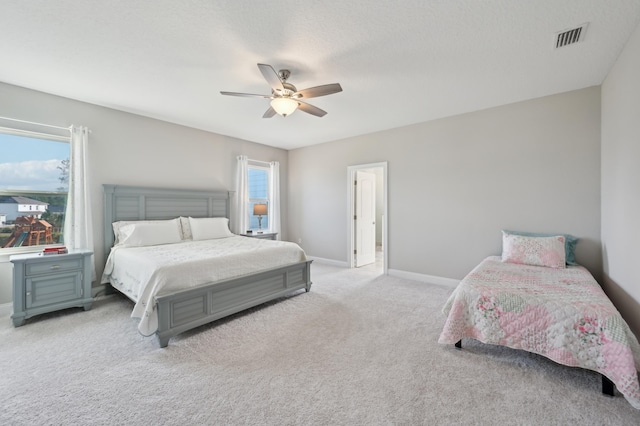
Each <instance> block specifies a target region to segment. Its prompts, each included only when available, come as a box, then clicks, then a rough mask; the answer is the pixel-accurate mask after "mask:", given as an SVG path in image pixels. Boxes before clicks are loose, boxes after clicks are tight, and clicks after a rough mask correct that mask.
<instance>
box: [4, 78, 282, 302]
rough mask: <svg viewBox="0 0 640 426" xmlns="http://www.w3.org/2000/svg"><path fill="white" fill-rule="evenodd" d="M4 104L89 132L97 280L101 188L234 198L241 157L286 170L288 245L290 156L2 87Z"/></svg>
mask: <svg viewBox="0 0 640 426" xmlns="http://www.w3.org/2000/svg"><path fill="white" fill-rule="evenodd" d="M0 100H1V102H0V116H4V117H11V118H16V119H21V120H28V121H35V122H38V123H46V124H52V125H57V126H69V125H71V124H76V125H83V126H87V127H89V128H90V129H91V135H90V137H89V162H90V164H89V170H90V184H91V192H92V202H91V204H92V208H93V224H94V227H95V232H94V244H95V253H96V267H97V269H98V271H97V273H98V276H100V274H101V273H102V269H103V266H104V262H103V260H104V253H103V249H102V247H103V236H102V229H103V225H102V224H103V211H102V210H103V195H102V185H103V184H105V183H111V184H121V185H141V186H154V187H171V188H194V189H229V190H233V189H234V185H235V170H236V166H235V165H236V156H237V155H240V154H245V155H247V156H249V158H252V159H256V160H263V161H279V162H280V166H281V167H280V171H281V176H280V182H281V192H282V195H281V202H282V217H281V219H282V223H283V224H284V226H283V228H284V230H283V238H284V239H286V238H287V235H286V223H287V201H288V199H287V193H286V188H287V182H288V173H287V170H288V153H287V151H285V150H282V149H277V148H272V147H268V146H266V145H260V144H256V143H252V142H247V141H244V140H240V139H234V138H231V137H226V136H222V135H218V134H213V133H209V132H205V131H201V130H196V129H192V128H188V127H184V126H179V125H175V124H171V123H167V122H163V121H159V120H154V119H150V118H146V117H142V116H139V115H134V114H129V113H126V112H121V111H117V110H113V109H109V108H104V107H100V106H96V105H91V104H87V103H83V102H78V101H74V100H71V99H67V98H61V97H58V96H53V95H49V94H46V93H42V92H37V91H33V90H28V89H25V88H21V87H16V86H12V85H8V84H4V83H0ZM7 262H8V257H7V256H2V255H0V304H1V303H6V302H9V301H10V300H11V268H10V267H8V265H7V264H6V263H7ZM9 265H10V264H9Z"/></svg>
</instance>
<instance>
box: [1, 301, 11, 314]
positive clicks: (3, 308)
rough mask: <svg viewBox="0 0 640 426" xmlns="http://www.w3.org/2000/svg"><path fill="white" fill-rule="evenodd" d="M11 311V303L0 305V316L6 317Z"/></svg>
mask: <svg viewBox="0 0 640 426" xmlns="http://www.w3.org/2000/svg"><path fill="white" fill-rule="evenodd" d="M12 313H13V303H12V302H9V303H3V304H1V305H0V317H8V316H11V314H12Z"/></svg>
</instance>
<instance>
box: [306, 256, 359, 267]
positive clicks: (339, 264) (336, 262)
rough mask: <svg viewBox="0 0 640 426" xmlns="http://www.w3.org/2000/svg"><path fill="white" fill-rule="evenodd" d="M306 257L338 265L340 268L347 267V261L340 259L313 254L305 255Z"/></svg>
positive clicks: (326, 263) (325, 263)
mask: <svg viewBox="0 0 640 426" xmlns="http://www.w3.org/2000/svg"><path fill="white" fill-rule="evenodd" d="M307 259H309V260H313V261H314V262H318V263H322V264H324V265H331V266H339V267H341V268H348V267H349V265H348V264H347V262H342V261H340V260H333V259H325V258H323V257H315V256H307Z"/></svg>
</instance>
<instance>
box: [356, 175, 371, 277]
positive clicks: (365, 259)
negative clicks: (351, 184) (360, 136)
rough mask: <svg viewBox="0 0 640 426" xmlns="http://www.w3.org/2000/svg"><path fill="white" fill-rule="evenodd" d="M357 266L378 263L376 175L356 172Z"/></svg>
mask: <svg viewBox="0 0 640 426" xmlns="http://www.w3.org/2000/svg"><path fill="white" fill-rule="evenodd" d="M355 193H356V208H355V211H356V217H355V222H356V226H355V230H356V231H355V232H356V235H355V239H356V253H355V266H356V267H358V268H359V267H360V266H364V265H369V264H371V263H374V262H375V261H376V175H375V174H373V173H367V172H362V171H360V170H358V171H357V172H356V186H355Z"/></svg>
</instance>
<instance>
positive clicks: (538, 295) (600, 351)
mask: <svg viewBox="0 0 640 426" xmlns="http://www.w3.org/2000/svg"><path fill="white" fill-rule="evenodd" d="M558 237H559V239H558ZM553 238H556V241H555V242H554V241H550V240H552V239H553ZM567 238H570V237H567V236H556V237H547V236H544V237H535V236H533V237H531V236H517V235H514V234H510V233H508V232H506V233H505V235H504V236H503V254H502V256H491V257H488V258H486V259H485V260H483V261H482V262H481V263H480V264H479V265H478V266H477V267H476V268H475V269H473V270H472V271H471V272H470V273H469V274H468V275H467V276H466V277H465V278H464V279H463V280H462V281H461V282H460V284H459V285H458V286H457V287H456V289H455V290H454V292H453V293H452V294H451V296H450V297H449V299H448V301H447V302H446V304H445V306H444V308H443V313H444V314H445V315H446V321H445V325H444V328H443V330H442V333H441V335H440V338H439V342H440V343H445V344H454V345H455V346H456V347H457V348H461V347H462V339H464V338H471V339H475V340H478V341H480V342H483V343H488V344H494V345H502V346H507V347H510V348H513V349H522V350H525V351H528V352H532V353H536V354H539V355H542V356H545V357H547V358H549V359H551V360H552V361H555V362H557V363H559V364H563V365H567V366H570V367H581V368H585V369H588V370H593V371H596V372H598V373H600V374H601V375H602V381H603V392H604V393H606V394H609V395H613V394H614V389H613V384H615V386H616V387H617V389H618V390H619V391H620V393H622V394H623V395H624V397H625V398H626V399H627V400H628V401H629V403H631V405H632V406H633V407H634V408H637V409H640V388H639V385H638V373H637V371H638V370H640V345H639V344H638V341H637V339H636V338H635V336H634V334H633V333H632V332H631V330H630V329H629V327H628V325H627V324H626V322H625V321H624V320H623V319H622V317H621V316H620V314H619V312H618V311H617V310H616V308H615V307H614V306H613V304H612V303H611V301H610V300H609V299H608V298H607V296H606V295H605V293H604V292H603V290H602V289H601V287H600V285H599V284H598V283H597V282H596V281H595V279H594V278H593V277H592V276H591V274H590V273H589V272H588V271H587V270H586V269H585V268H584V267H582V266H579V265H572V264H569V265H565V262H566V260H567V259H569V258H570V256H571V253H570V252H571V250H572V247H570V244H567V241H566V239H567ZM562 246H564V249H563V247H562ZM567 254H569V256H567ZM570 261H571V263H574V262H573V261H572V259H571V260H570Z"/></svg>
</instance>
